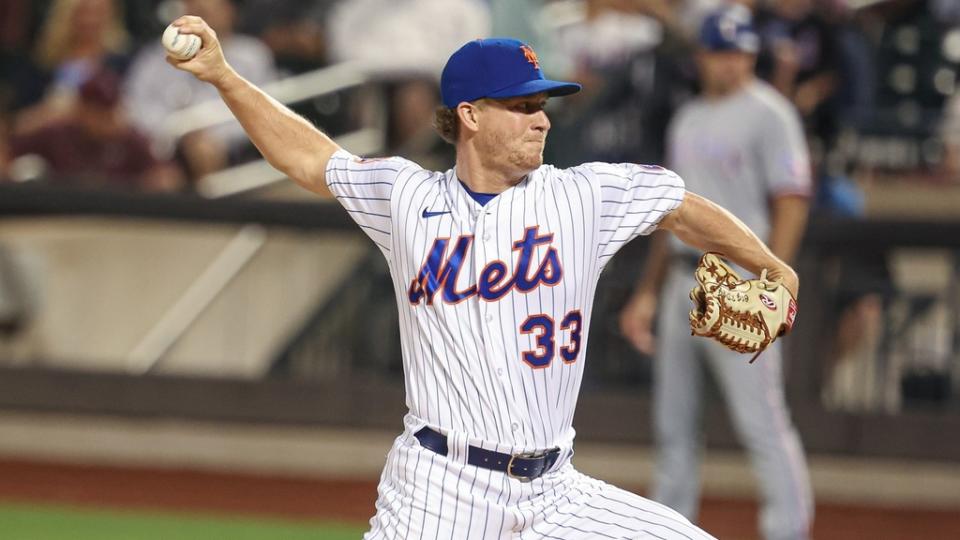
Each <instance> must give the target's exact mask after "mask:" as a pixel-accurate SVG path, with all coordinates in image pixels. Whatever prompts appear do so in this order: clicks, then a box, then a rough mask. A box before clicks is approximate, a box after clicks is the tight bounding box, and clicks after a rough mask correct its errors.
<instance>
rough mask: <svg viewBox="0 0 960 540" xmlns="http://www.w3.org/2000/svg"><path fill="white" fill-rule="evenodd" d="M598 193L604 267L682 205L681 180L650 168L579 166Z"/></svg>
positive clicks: (600, 248)
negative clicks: (613, 257)
mask: <svg viewBox="0 0 960 540" xmlns="http://www.w3.org/2000/svg"><path fill="white" fill-rule="evenodd" d="M582 167H586V168H587V169H588V171H589V173H588V177H592V178H593V179H594V182H595V183H596V185H597V187H598V188H599V189H597V190H595V192H596V194H597V196H598V197H599V201H598V203H599V216H600V219H599V220H598V224H599V227H600V230H599V235H598V238H599V246H598V247H599V250H598V254H599V258H600V262H601V263H602V264H606V263H607V261H609V260H610V257H612V256H613V255H614V254H616V252H617V251H619V250H620V248H621V247H623V246H624V245H625V244H626V243H627V242H629V241H630V240H633V239H634V238H636V237H637V236H640V235H647V234H650V233H652V232H653V231H655V230H656V228H657V225H658V224H659V223H660V221H661V220H662V219H663V218H664V216H666V215H667V214H669V213H670V212H672V211H674V210H676V208H677V207H678V206H680V203H681V202H683V197H684V194H685V193H686V190H685V188H684V184H683V180H682V179H681V178H680V177H679V176H678V175H677V174H676V173H675V172H673V171H671V170H668V169H664V168H663V167H658V166H654V165H635V164H632V163H622V164H610V163H590V164H586V165H583V166H582Z"/></svg>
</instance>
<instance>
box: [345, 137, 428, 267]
mask: <svg viewBox="0 0 960 540" xmlns="http://www.w3.org/2000/svg"><path fill="white" fill-rule="evenodd" d="M415 170H420V167H419V166H418V165H416V164H415V163H413V162H410V161H407V160H405V159H402V158H396V157H392V158H375V159H364V158H360V157H357V156H354V155H353V154H351V153H349V152H347V151H345V150H338V151H337V152H335V153H334V154H333V156H331V157H330V161H329V162H328V163H327V170H326V181H327V187H328V188H329V189H330V192H331V193H332V194H333V196H334V197H336V199H337V201H339V202H340V204H341V205H342V206H343V208H344V209H345V210H346V211H347V214H349V215H350V217H351V218H352V219H353V220H354V221H355V222H357V225H359V226H360V228H361V229H363V231H364V232H365V233H366V234H367V236H369V237H370V239H371V240H373V241H374V243H376V244H377V245H378V246H380V249H382V250H386V251H390V236H391V234H393V230H392V229H393V225H392V224H393V220H392V214H391V206H390V197H391V195H392V194H393V186H394V184H395V183H396V181H397V178H398V177H399V176H400V175H401V174H403V173H405V172H406V171H415Z"/></svg>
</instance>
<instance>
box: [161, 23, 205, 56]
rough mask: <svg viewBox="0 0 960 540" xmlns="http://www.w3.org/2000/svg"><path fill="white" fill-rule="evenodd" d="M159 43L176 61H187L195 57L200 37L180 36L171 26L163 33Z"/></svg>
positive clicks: (198, 48) (175, 28)
mask: <svg viewBox="0 0 960 540" xmlns="http://www.w3.org/2000/svg"><path fill="white" fill-rule="evenodd" d="M160 41H161V42H162V43H163V48H165V49H166V50H167V53H168V54H169V55H170V56H172V57H174V58H176V59H177V60H189V59H191V58H193V57H194V56H196V54H197V51H199V50H200V43H201V42H200V36H195V35H193V34H181V33H180V30H179V29H178V28H177V27H176V26H174V25H172V24H171V25H170V26H168V27H167V29H166V30H164V31H163V37H162V38H161V39H160Z"/></svg>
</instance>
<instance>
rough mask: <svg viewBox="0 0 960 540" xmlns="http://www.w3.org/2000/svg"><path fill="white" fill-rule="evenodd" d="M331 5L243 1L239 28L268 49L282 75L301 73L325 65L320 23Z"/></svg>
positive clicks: (328, 0)
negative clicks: (255, 37) (261, 42)
mask: <svg viewBox="0 0 960 540" xmlns="http://www.w3.org/2000/svg"><path fill="white" fill-rule="evenodd" d="M335 2H336V0H308V1H302V2H293V1H287V2H277V1H276V0H247V1H246V2H244V3H243V10H242V17H241V18H242V22H241V24H240V26H239V28H240V30H241V31H242V32H245V33H247V34H250V35H253V36H257V37H259V38H260V39H261V40H263V42H264V43H265V44H266V45H267V46H268V47H270V50H271V51H273V56H274V58H275V60H276V63H277V67H278V68H279V69H280V70H281V71H282V72H286V73H294V74H296V73H304V72H307V71H311V70H314V69H317V68H320V67H323V66H325V65H326V64H327V63H329V58H328V56H329V55H328V51H327V34H326V29H325V28H324V22H325V21H326V18H327V16H328V15H329V11H330V8H331V7H332V6H333V4H334V3H335Z"/></svg>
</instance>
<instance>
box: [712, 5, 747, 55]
mask: <svg viewBox="0 0 960 540" xmlns="http://www.w3.org/2000/svg"><path fill="white" fill-rule="evenodd" d="M700 46H701V47H703V48H704V49H706V50H708V51H717V52H720V51H740V52H745V53H750V54H756V53H757V51H759V50H760V35H759V34H757V31H756V29H755V28H754V27H753V15H752V14H751V13H750V10H749V9H748V8H747V7H746V6H743V5H733V6H727V7H725V8H722V9H720V10H718V11H715V12H713V13H711V14H710V15H707V17H706V18H704V19H703V23H702V24H701V25H700Z"/></svg>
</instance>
